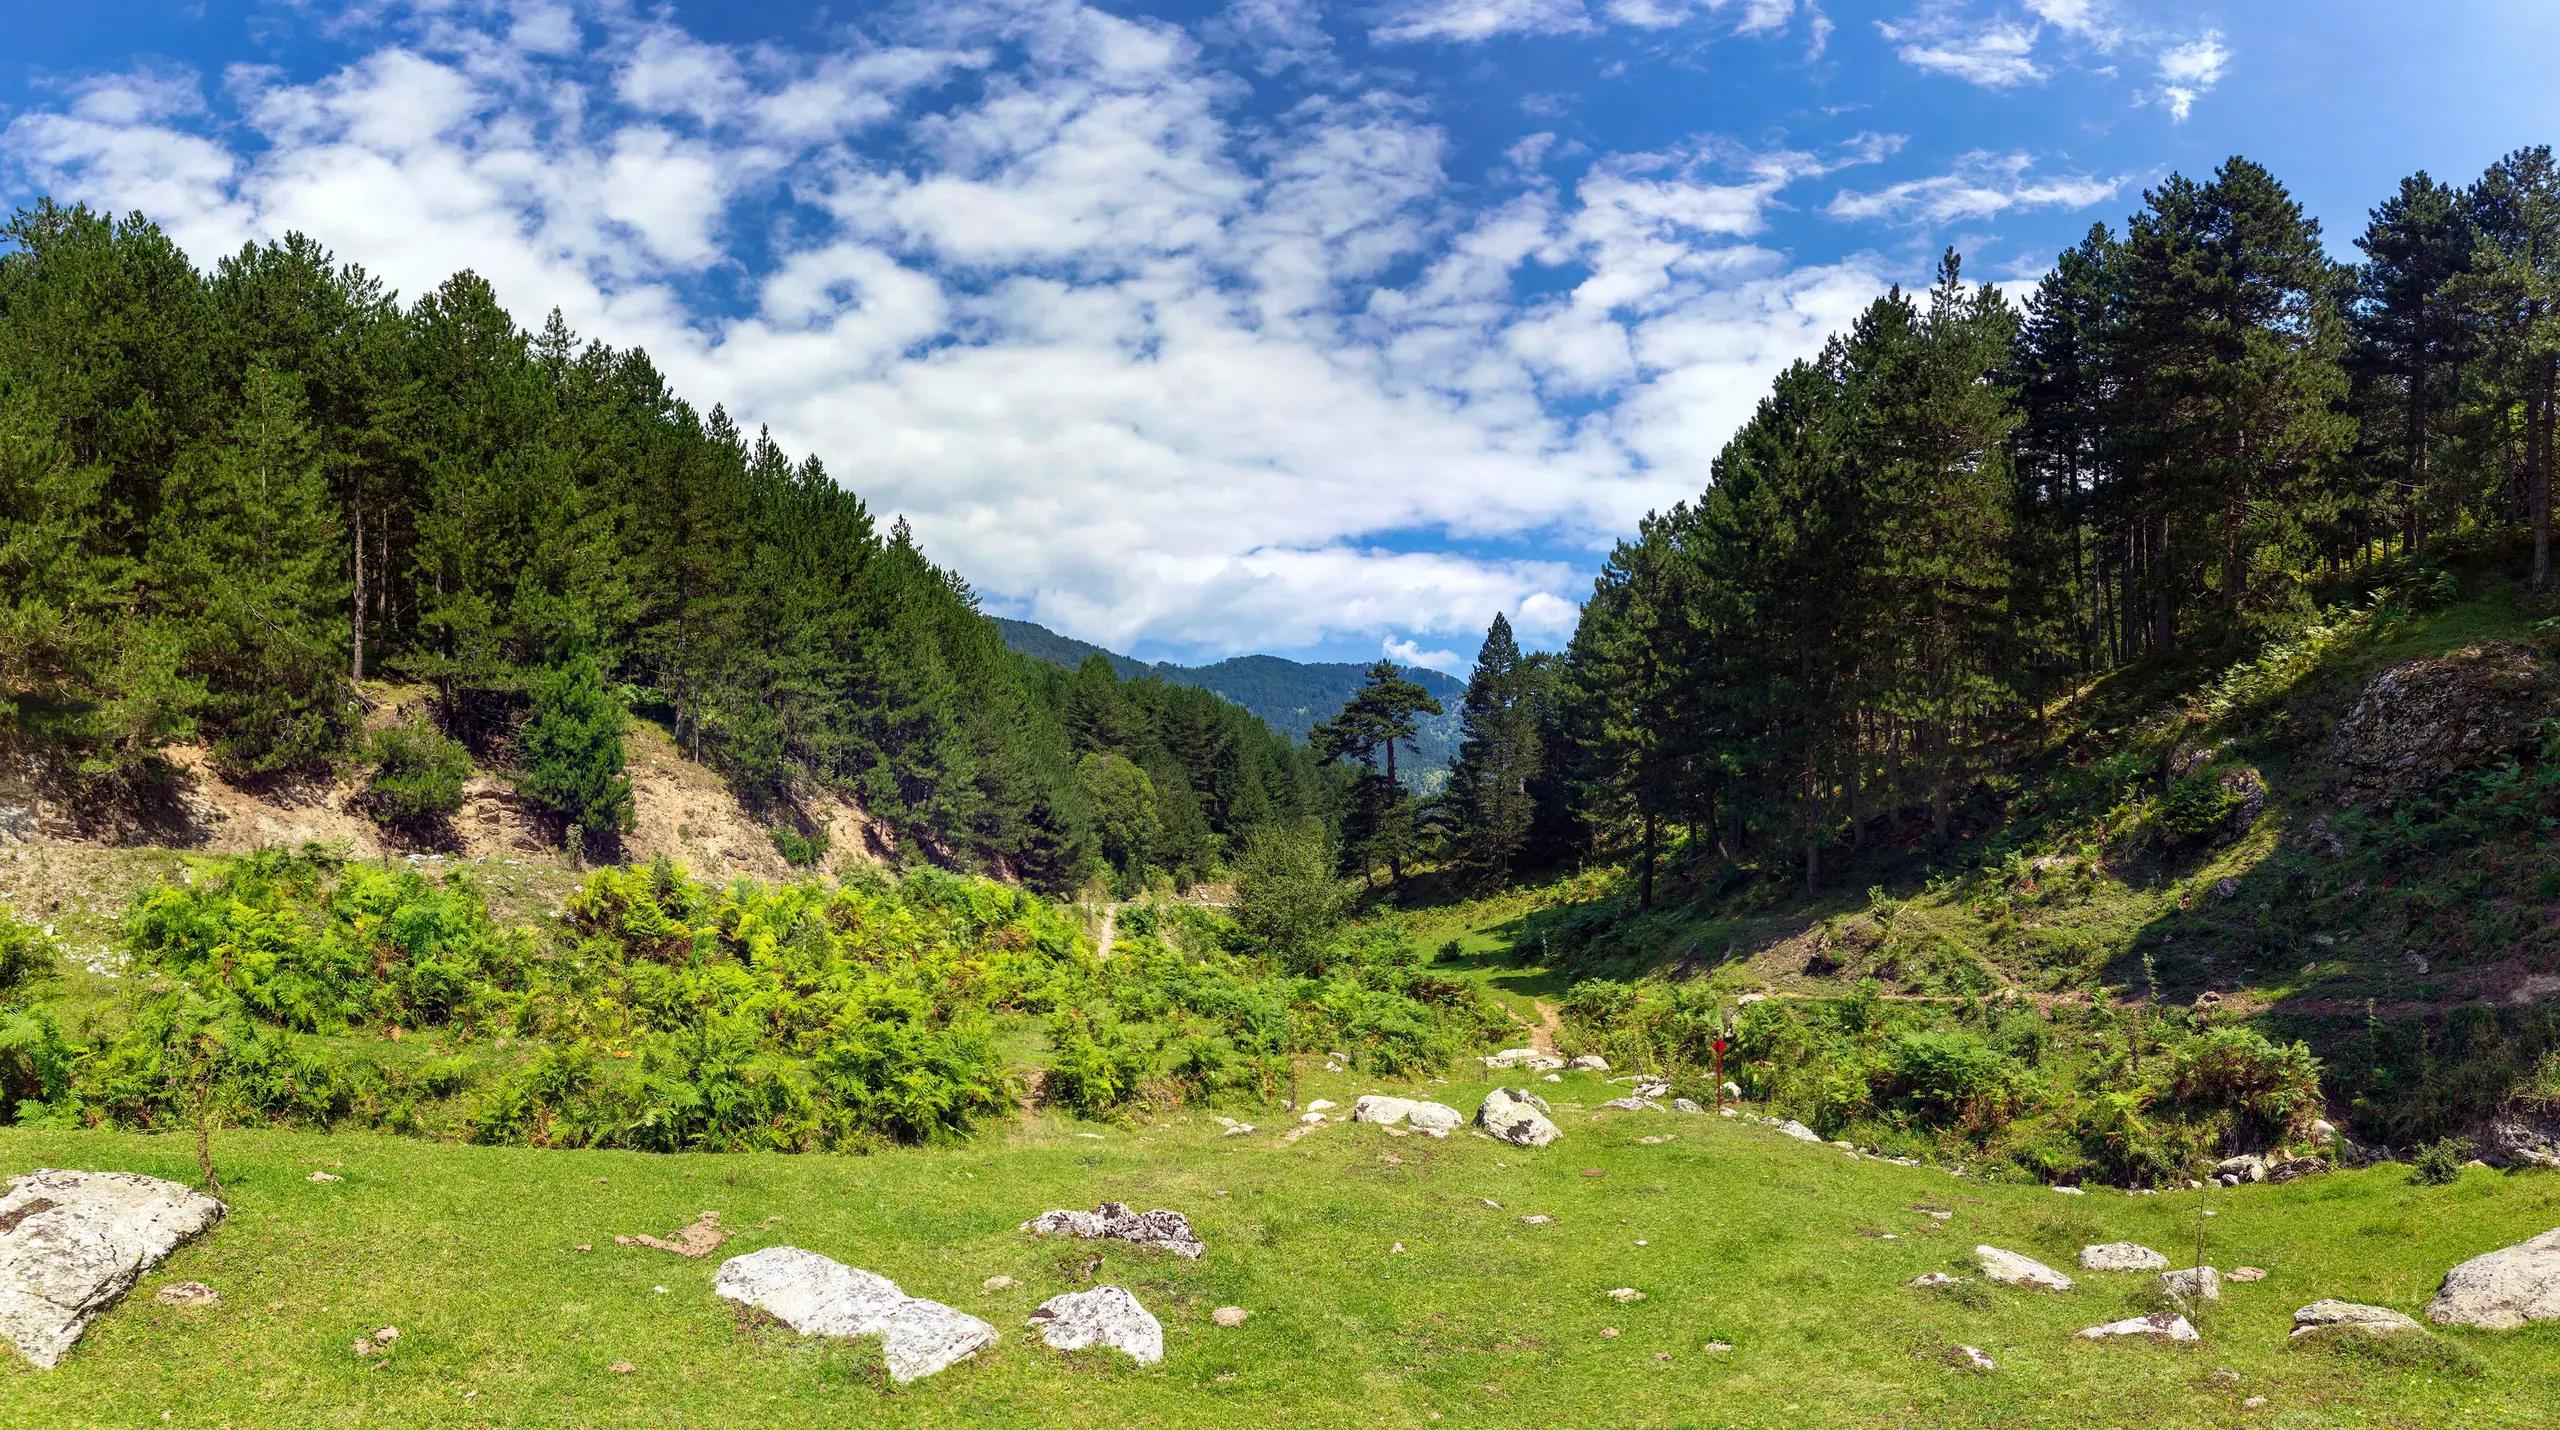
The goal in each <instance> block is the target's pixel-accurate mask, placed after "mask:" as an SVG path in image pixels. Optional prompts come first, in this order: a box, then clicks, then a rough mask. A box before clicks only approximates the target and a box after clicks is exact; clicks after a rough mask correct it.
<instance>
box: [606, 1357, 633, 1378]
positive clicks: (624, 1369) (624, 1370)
mask: <svg viewBox="0 0 2560 1430" xmlns="http://www.w3.org/2000/svg"><path fill="white" fill-rule="evenodd" d="M639 1368H640V1367H638V1366H636V1365H633V1364H632V1363H631V1362H629V1361H627V1360H618V1361H615V1362H614V1363H613V1364H611V1365H609V1366H606V1367H605V1369H606V1370H609V1371H611V1372H613V1373H614V1374H615V1375H629V1374H630V1373H631V1372H633V1371H635V1370H638V1369H639Z"/></svg>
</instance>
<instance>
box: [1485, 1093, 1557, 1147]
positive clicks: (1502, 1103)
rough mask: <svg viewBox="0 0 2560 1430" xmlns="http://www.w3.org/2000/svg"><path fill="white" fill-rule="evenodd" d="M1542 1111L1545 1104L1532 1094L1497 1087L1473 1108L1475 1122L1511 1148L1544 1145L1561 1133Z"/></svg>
mask: <svg viewBox="0 0 2560 1430" xmlns="http://www.w3.org/2000/svg"><path fill="white" fill-rule="evenodd" d="M1546 1114H1547V1104H1546V1102H1545V1100H1544V1099H1542V1098H1539V1097H1538V1096H1537V1095H1536V1094H1534V1093H1528V1092H1523V1091H1521V1090H1520V1089H1518V1088H1512V1087H1497V1088H1495V1089H1494V1090H1493V1091H1491V1092H1488V1093H1486V1094H1485V1095H1484V1102H1483V1104H1482V1105H1481V1106H1479V1107H1477V1108H1476V1125H1477V1126H1479V1127H1481V1128H1483V1129H1484V1130H1485V1131H1487V1132H1490V1133H1492V1134H1493V1135H1494V1136H1496V1137H1499V1138H1501V1139H1502V1140H1503V1141H1505V1142H1508V1143H1510V1144H1512V1145H1513V1146H1515V1147H1544V1146H1546V1145H1547V1144H1549V1143H1551V1142H1553V1141H1555V1140H1556V1139H1557V1138H1558V1137H1561V1136H1563V1135H1564V1134H1563V1133H1561V1132H1558V1131H1557V1130H1556V1125H1555V1124H1554V1123H1553V1122H1550V1121H1548V1120H1547V1115H1546Z"/></svg>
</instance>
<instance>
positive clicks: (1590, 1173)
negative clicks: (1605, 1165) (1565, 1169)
mask: <svg viewBox="0 0 2560 1430" xmlns="http://www.w3.org/2000/svg"><path fill="white" fill-rule="evenodd" d="M1582 1175H1584V1176H1586V1177H1605V1176H1607V1175H1609V1174H1608V1173H1606V1172H1604V1171H1601V1170H1600V1169H1599V1168H1597V1167H1585V1168H1583V1169H1582Z"/></svg>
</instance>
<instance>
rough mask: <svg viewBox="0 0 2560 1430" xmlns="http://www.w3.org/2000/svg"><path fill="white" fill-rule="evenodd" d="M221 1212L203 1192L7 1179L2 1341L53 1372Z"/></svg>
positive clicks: (122, 1181)
mask: <svg viewBox="0 0 2560 1430" xmlns="http://www.w3.org/2000/svg"><path fill="white" fill-rule="evenodd" d="M222 1212H223V1207H222V1203H220V1202H218V1201H215V1200H214V1199H213V1198H211V1197H208V1196H206V1195H204V1194H203V1193H201V1192H197V1191H193V1190H191V1189H189V1188H186V1187H182V1186H180V1185H178V1184H177V1183H176V1182H169V1181H163V1180H161V1179H160V1178H158V1177H144V1176H139V1175H136V1174H134V1173H131V1172H75V1171H55V1170H50V1169H47V1170H40V1171H35V1172H30V1173H28V1174H27V1175H25V1176H23V1177H13V1178H11V1179H10V1180H9V1190H8V1192H7V1194H6V1195H0V1337H5V1338H6V1339H7V1340H8V1341H9V1343H10V1344H12V1345H14V1346H16V1347H17V1348H18V1353H19V1354H20V1355H23V1356H25V1357H26V1358H27V1361H28V1363H29V1364H31V1365H34V1366H35V1367H37V1368H38V1369H51V1368H52V1367H53V1365H54V1364H55V1363H56V1362H58V1361H60V1360H61V1359H62V1356H63V1353H64V1352H66V1351H68V1350H70V1349H71V1346H72V1343H73V1342H75V1341H77V1340H79V1339H80V1334H81V1332H83V1331H86V1330H87V1329H88V1328H89V1322H90V1321H91V1320H92V1319H94V1318H95V1317H96V1316H97V1315H98V1313H99V1312H101V1311H104V1310H106V1309H107V1308H108V1307H110V1306H112V1305H114V1304H115V1303H116V1301H117V1300H118V1299H119V1298H121V1297H122V1296H123V1295H124V1294H125V1292H127V1291H129V1290H131V1289H133V1283H134V1282H135V1281H137V1280H139V1279H141V1276H142V1273H144V1272H146V1271H148V1270H150V1269H151V1268H152V1267H154V1266H157V1265H159V1264H160V1262H161V1260H162V1259H163V1258H165V1257H167V1256H168V1254H169V1253H170V1252H172V1251H175V1250H176V1249H177V1248H178V1247H179V1246H181V1245H183V1244H184V1243H186V1242H187V1241H188V1240H190V1239H192V1238H194V1237H196V1236H199V1235H201V1234H203V1233H204V1232H205V1231H206V1230H207V1229H209V1228H210V1227H212V1226H213V1224H214V1223H215V1222H217V1221H220V1220H221V1219H222Z"/></svg>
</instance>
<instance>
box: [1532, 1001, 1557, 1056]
mask: <svg viewBox="0 0 2560 1430" xmlns="http://www.w3.org/2000/svg"><path fill="white" fill-rule="evenodd" d="M1529 1002H1530V1004H1531V1005H1532V1006H1533V1007H1535V1008H1536V1009H1537V1010H1538V1021H1537V1023H1536V1025H1535V1026H1533V1027H1531V1028H1530V1029H1529V1046H1530V1047H1533V1048H1536V1049H1537V1050H1538V1051H1539V1052H1542V1053H1544V1054H1546V1055H1547V1056H1548V1057H1551V1058H1552V1057H1556V1056H1558V1054H1557V1052H1556V1034H1558V1033H1561V1032H1563V1031H1564V1017H1563V1015H1561V1014H1559V1013H1557V1012H1556V1005H1554V1004H1553V1003H1550V1002H1548V1001H1547V1000H1546V999H1544V998H1532V999H1530V1000H1529Z"/></svg>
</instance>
